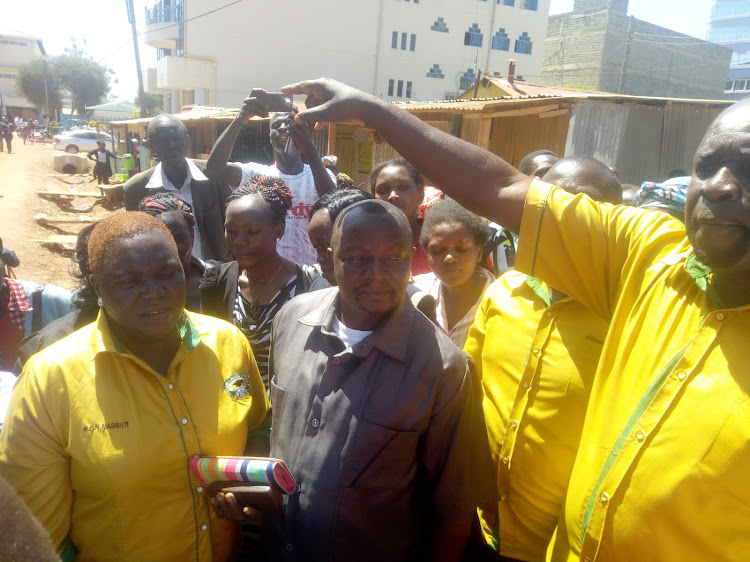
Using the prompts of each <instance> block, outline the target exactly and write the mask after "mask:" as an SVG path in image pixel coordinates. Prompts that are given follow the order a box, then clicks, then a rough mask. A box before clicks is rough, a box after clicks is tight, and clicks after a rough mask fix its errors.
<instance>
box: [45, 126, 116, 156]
mask: <svg viewBox="0 0 750 562" xmlns="http://www.w3.org/2000/svg"><path fill="white" fill-rule="evenodd" d="M97 139H98V140H103V141H104V142H106V143H108V144H109V143H110V142H111V140H112V137H111V135H109V133H105V132H102V131H100V132H99V136H98V137H97V134H96V131H95V130H93V129H73V130H72V131H65V132H64V133H58V134H56V135H55V136H54V138H53V139H52V148H53V149H55V150H64V151H65V152H69V153H70V154H76V153H78V152H91V151H92V150H94V149H96V141H97Z"/></svg>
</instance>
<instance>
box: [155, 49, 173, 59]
mask: <svg viewBox="0 0 750 562" xmlns="http://www.w3.org/2000/svg"><path fill="white" fill-rule="evenodd" d="M171 54H172V49H156V60H161V59H163V58H164V57H168V56H170V55H171Z"/></svg>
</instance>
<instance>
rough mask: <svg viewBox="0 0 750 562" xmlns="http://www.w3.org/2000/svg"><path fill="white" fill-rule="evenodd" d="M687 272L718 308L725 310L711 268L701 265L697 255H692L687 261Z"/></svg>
mask: <svg viewBox="0 0 750 562" xmlns="http://www.w3.org/2000/svg"><path fill="white" fill-rule="evenodd" d="M685 271H687V272H688V275H690V277H692V278H693V280H694V281H695V284H696V285H698V288H699V289H700V290H701V291H703V292H704V293H706V294H707V295H708V296H709V297H710V298H711V301H712V302H713V303H714V306H715V307H716V308H725V306H724V301H723V300H721V296H720V295H719V292H718V291H717V290H716V286H715V285H714V283H713V271H712V270H711V268H710V267H709V266H707V265H706V264H704V263H701V262H700V261H699V260H698V258H697V257H696V255H695V254H690V255H689V256H688V257H687V259H686V260H685Z"/></svg>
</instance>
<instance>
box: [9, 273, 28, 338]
mask: <svg viewBox="0 0 750 562" xmlns="http://www.w3.org/2000/svg"><path fill="white" fill-rule="evenodd" d="M5 281H6V283H8V288H9V289H10V302H9V303H8V317H9V318H10V320H11V322H13V324H15V325H16V326H17V327H18V328H19V329H20V330H24V329H26V313H27V312H29V311H30V310H34V307H33V306H31V301H30V300H29V297H27V296H26V291H25V290H24V288H23V285H22V284H21V283H20V282H18V281H16V280H15V279H10V278H8V277H6V278H5Z"/></svg>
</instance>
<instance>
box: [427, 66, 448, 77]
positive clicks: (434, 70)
mask: <svg viewBox="0 0 750 562" xmlns="http://www.w3.org/2000/svg"><path fill="white" fill-rule="evenodd" d="M427 78H445V75H444V74H443V71H442V70H440V65H439V64H433V65H432V67H430V70H428V71H427Z"/></svg>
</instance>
